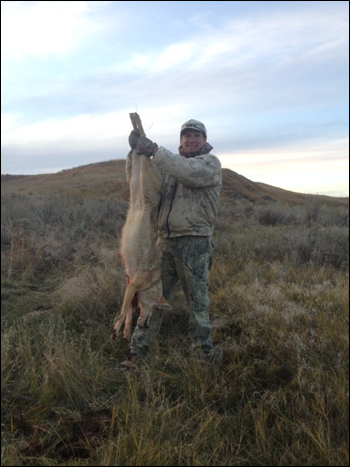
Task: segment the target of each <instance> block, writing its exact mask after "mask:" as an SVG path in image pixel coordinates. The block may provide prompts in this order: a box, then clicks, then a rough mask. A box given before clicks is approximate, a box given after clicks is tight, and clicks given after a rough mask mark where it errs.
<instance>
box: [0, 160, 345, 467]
mask: <svg viewBox="0 0 350 467" xmlns="http://www.w3.org/2000/svg"><path fill="white" fill-rule="evenodd" d="M123 165H124V162H123V161H119V162H118V161H117V162H115V161H114V162H111V161H110V162H108V163H101V164H93V165H92V166H85V167H81V168H77V169H73V170H71V171H63V172H61V173H60V174H55V175H51V176H50V175H45V176H33V177H4V180H5V181H4V183H3V184H2V199H1V218H2V221H1V225H2V227H1V283H2V288H1V299H2V305H1V309H2V311H1V319H2V326H1V334H2V339H1V341H2V344H1V372H2V376H1V386H2V408H1V428H2V429H1V436H2V443H1V445H2V448H1V459H2V461H1V462H2V465H6V466H11V465H13V466H15V465H16V466H17V465H18V466H22V465H23V466H24V465H33V466H39V465H40V466H41V465H57V466H63V465H80V466H85V465H91V466H93V465H106V466H113V465H114V466H117V465H125V466H127V465H129V466H149V465H171V466H190V465H191V466H193V465H211V466H224V465H226V466H235V465H237V466H238V465H242V466H243V465H244V466H248V465H253V466H259V465H276V466H277V465H286V466H287V465H289V466H290V465H293V466H302V465H312V466H325V465H332V466H338V465H349V457H348V454H349V449H348V442H349V440H348V428H349V406H348V403H349V375H348V373H349V360H348V349H349V348H348V345H349V339H348V332H349V320H348V311H349V300H348V299H349V282H348V280H349V276H348V271H349V231H348V229H349V210H348V199H337V198H327V197H317V196H311V195H301V194H293V193H291V192H286V191H284V190H280V189H278V188H273V187H268V186H267V185H263V184H256V183H254V182H250V181H249V180H247V179H244V178H243V177H237V174H235V173H234V172H231V171H225V173H224V187H223V191H222V197H221V204H220V215H219V219H218V223H217V228H216V232H215V236H214V239H213V242H214V244H215V249H214V263H213V267H212V269H211V273H210V290H209V294H210V301H211V305H210V314H211V320H212V325H213V342H214V345H215V356H214V359H213V362H212V363H211V364H210V365H205V364H203V363H201V362H198V361H197V360H196V359H194V358H193V357H192V356H191V355H190V353H189V343H188V340H187V336H186V330H187V312H186V303H185V300H184V297H183V294H182V293H181V291H178V292H177V294H176V295H175V296H174V298H173V301H172V306H173V310H172V311H171V312H169V313H168V315H167V316H166V318H165V320H164V323H163V326H162V330H161V335H160V337H159V340H158V342H157V344H156V346H155V348H154V351H153V353H152V355H150V357H149V358H148V359H147V361H146V362H145V364H144V365H142V366H141V367H140V368H139V369H137V370H136V371H133V372H124V371H122V370H121V369H120V367H119V362H120V361H122V360H123V359H125V356H126V355H127V354H128V346H127V345H126V344H125V343H124V342H123V341H122V340H119V341H112V340H111V339H110V335H111V329H112V323H113V322H114V319H115V316H116V314H117V312H118V311H119V309H120V305H121V302H122V297H123V293H124V288H125V278H124V271H123V267H122V265H121V262H120V258H119V255H118V242H119V237H120V232H121V228H122V226H123V224H124V221H125V216H126V211H127V206H128V203H127V197H128V188H127V185H126V182H125V178H124V175H123ZM114 168H115V170H114ZM237 187H238V188H237Z"/></svg>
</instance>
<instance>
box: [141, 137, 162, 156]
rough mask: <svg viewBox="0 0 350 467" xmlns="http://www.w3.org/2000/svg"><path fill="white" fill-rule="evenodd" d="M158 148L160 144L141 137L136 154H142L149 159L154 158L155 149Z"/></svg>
mask: <svg viewBox="0 0 350 467" xmlns="http://www.w3.org/2000/svg"><path fill="white" fill-rule="evenodd" d="M154 148H158V144H157V143H154V142H153V141H151V140H150V139H148V138H144V137H140V138H139V139H138V140H137V143H136V148H135V149H136V154H138V155H139V156H141V155H142V154H143V155H144V156H147V157H151V156H153V149H154Z"/></svg>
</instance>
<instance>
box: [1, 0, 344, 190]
mask: <svg viewBox="0 0 350 467" xmlns="http://www.w3.org/2000/svg"><path fill="white" fill-rule="evenodd" d="M130 112H138V113H139V115H140V117H141V120H142V123H143V126H144V128H145V131H146V134H147V136H148V137H149V138H150V139H152V140H153V141H155V142H157V143H158V145H161V146H164V147H166V148H167V149H169V150H170V151H172V152H173V153H177V148H178V146H179V133H180V127H181V125H182V124H183V123H184V122H185V121H187V120H189V119H191V118H194V119H196V120H200V121H202V122H203V123H204V124H205V126H206V128H207V132H208V142H209V143H210V144H211V145H212V146H213V148H214V149H213V151H212V152H213V154H215V155H217V156H218V157H219V159H220V160H221V163H222V167H225V168H229V169H231V170H234V171H235V172H237V173H239V174H241V175H243V176H244V177H246V178H248V179H250V180H252V181H256V182H262V183H266V184H268V185H272V186H276V187H279V188H283V189H286V190H291V191H295V192H299V193H314V194H317V193H318V194H326V195H330V196H346V197H347V196H349V176H348V170H349V3H348V2H347V1H224V2H222V1H215V2H212V1H204V2H201V1H175V2H174V1H167V2H163V1H142V2H138V1H112V2H109V1H38V2H37V1H2V2H1V173H2V174H22V175H32V174H43V173H55V172H58V171H61V170H63V169H69V168H73V167H78V166H81V165H86V164H91V163H95V162H101V161H108V160H114V159H125V157H126V154H127V152H128V150H129V146H128V135H129V133H130V131H131V129H132V126H131V122H130V119H129V113H130Z"/></svg>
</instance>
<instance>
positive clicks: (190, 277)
mask: <svg viewBox="0 0 350 467" xmlns="http://www.w3.org/2000/svg"><path fill="white" fill-rule="evenodd" d="M159 243H160V247H161V249H162V252H163V257H162V282H163V295H164V298H165V299H166V300H168V301H169V303H170V304H171V301H170V300H169V299H170V296H171V293H172V291H173V290H174V287H175V285H176V284H177V282H178V281H180V284H181V286H182V288H183V290H184V292H185V295H186V299H187V302H188V305H189V313H190V317H189V336H190V338H191V341H192V348H193V352H194V353H195V355H197V356H198V357H199V358H204V359H205V360H207V361H208V360H209V359H210V357H211V353H212V347H213V346H212V341H211V337H210V335H211V326H210V321H209V298H208V272H209V268H210V266H211V260H212V245H211V238H210V237H196V236H186V237H175V238H170V239H160V240H159ZM163 314H164V311H162V310H158V309H155V310H154V311H153V314H152V317H151V320H150V325H149V327H148V328H145V327H142V326H141V325H140V323H139V321H138V323H137V326H136V329H135V331H134V333H133V335H132V339H131V344H130V348H131V352H132V353H135V354H136V355H139V356H141V357H144V356H146V355H147V353H148V350H149V348H150V346H151V345H152V344H153V342H154V341H155V339H156V337H157V335H158V332H159V329H160V327H161V324H162V320H163Z"/></svg>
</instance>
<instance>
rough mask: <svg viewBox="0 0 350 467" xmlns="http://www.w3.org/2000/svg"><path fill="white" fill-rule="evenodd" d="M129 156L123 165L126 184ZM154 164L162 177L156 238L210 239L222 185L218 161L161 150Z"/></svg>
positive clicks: (160, 148) (212, 156)
mask: <svg viewBox="0 0 350 467" xmlns="http://www.w3.org/2000/svg"><path fill="white" fill-rule="evenodd" d="M130 154H131V153H129V155H128V159H127V164H126V174H127V178H128V180H129V178H130V175H131V164H130V162H131V160H130ZM153 161H154V163H155V165H156V166H157V167H158V168H159V169H160V170H161V173H162V176H163V188H162V199H161V203H160V209H159V216H158V235H159V236H160V237H162V238H172V237H180V236H185V235H195V236H211V235H212V234H213V231H214V226H215V221H216V216H217V209H218V198H219V194H220V189H221V184H222V181H221V163H220V160H219V159H218V158H217V157H216V156H214V155H213V154H204V155H200V156H196V157H190V158H185V157H183V156H181V155H179V154H173V153H172V152H170V151H168V150H167V149H165V148H164V147H162V146H160V147H159V149H158V151H157V152H156V154H155V155H154V158H153Z"/></svg>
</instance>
